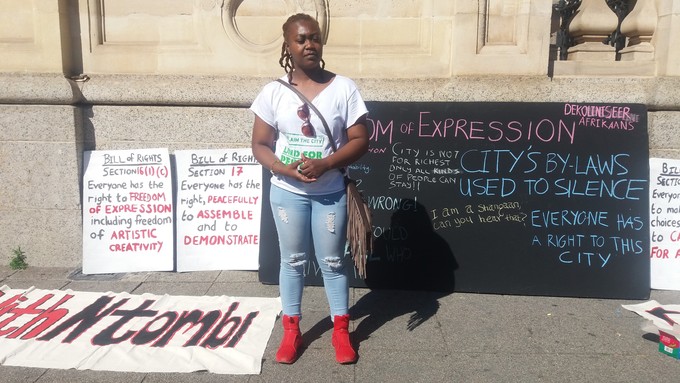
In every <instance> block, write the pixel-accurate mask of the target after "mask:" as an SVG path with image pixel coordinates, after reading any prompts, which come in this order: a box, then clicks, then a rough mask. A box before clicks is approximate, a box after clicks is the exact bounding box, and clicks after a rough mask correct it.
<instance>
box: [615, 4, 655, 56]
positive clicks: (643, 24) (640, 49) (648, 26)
mask: <svg viewBox="0 0 680 383" xmlns="http://www.w3.org/2000/svg"><path fill="white" fill-rule="evenodd" d="M657 18H658V15H657V11H656V4H655V3H654V2H653V1H638V2H637V3H636V4H635V8H633V10H632V11H631V12H630V13H629V14H628V16H626V18H625V19H624V20H623V23H621V33H623V34H624V35H625V36H626V37H628V45H627V46H626V47H625V48H623V49H622V50H621V51H620V52H619V53H620V54H621V61H651V60H653V59H654V46H653V45H652V43H651V41H652V36H654V32H655V31H656V25H657Z"/></svg>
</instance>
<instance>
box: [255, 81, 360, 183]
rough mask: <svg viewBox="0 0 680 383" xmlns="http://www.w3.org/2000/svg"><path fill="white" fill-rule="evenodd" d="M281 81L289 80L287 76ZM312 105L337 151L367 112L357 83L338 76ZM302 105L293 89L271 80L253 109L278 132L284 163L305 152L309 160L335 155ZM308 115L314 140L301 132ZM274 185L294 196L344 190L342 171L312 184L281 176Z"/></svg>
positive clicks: (320, 126)
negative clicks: (326, 127)
mask: <svg viewBox="0 0 680 383" xmlns="http://www.w3.org/2000/svg"><path fill="white" fill-rule="evenodd" d="M282 79H283V80H284V81H288V77H287V76H284V77H282ZM311 102H312V103H313V104H314V106H316V108H317V109H319V111H320V112H321V113H322V114H323V116H324V118H325V119H326V122H327V123H328V128H329V129H330V130H331V133H332V135H333V139H334V140H335V144H336V146H337V147H338V149H339V148H341V147H342V146H343V145H344V144H346V143H347V134H346V132H345V130H346V129H347V128H349V127H350V126H352V125H354V124H355V123H356V122H357V120H358V119H359V118H360V117H362V116H363V115H365V114H367V113H368V109H366V104H364V100H363V99H362V98H361V94H359V90H358V89H357V86H356V84H355V83H354V81H352V80H350V79H349V78H347V77H344V76H340V75H337V74H336V75H335V78H334V79H333V80H332V82H331V83H330V84H329V85H328V86H327V87H326V88H325V89H324V90H322V91H321V93H319V94H318V95H317V96H316V97H314V99H313V100H311ZM303 104H304V103H303V102H302V101H301V100H300V98H299V97H298V95H297V94H295V93H293V91H292V90H290V89H288V88H286V87H285V86H284V85H283V84H281V83H279V82H277V81H272V82H270V83H269V84H267V85H265V86H264V88H263V89H262V91H261V92H260V94H258V95H257V97H256V98H255V101H253V104H252V105H251V107H250V110H252V111H253V112H254V113H255V114H256V115H257V116H259V117H260V118H261V119H262V120H263V121H264V122H266V123H267V124H269V125H270V126H271V127H273V128H274V129H276V130H277V131H278V139H277V140H276V149H275V153H276V156H277V157H279V159H280V160H281V162H283V163H284V164H290V163H292V162H295V161H297V160H299V159H300V158H301V154H302V153H304V154H305V156H307V157H308V158H325V157H327V156H329V155H331V154H332V153H333V147H332V146H331V145H330V141H329V139H328V137H327V135H326V130H325V129H324V127H323V124H322V123H321V120H320V119H319V117H318V116H317V115H316V113H315V112H314V111H313V110H311V109H309V112H308V113H305V112H304V111H300V112H298V108H300V107H301V106H302V105H303ZM307 115H308V116H309V122H310V123H311V125H312V126H313V130H314V136H311V137H310V136H309V133H308V132H307V133H308V135H307V136H305V135H304V134H303V129H302V125H303V123H304V122H305V119H304V117H306V116H307ZM271 183H272V185H276V186H278V187H280V188H282V189H285V190H288V191H291V192H293V193H298V194H306V195H319V194H330V193H335V192H338V191H340V190H343V189H344V187H345V184H344V181H343V176H342V173H341V172H340V170H339V169H332V170H329V171H327V172H326V173H324V174H323V175H322V176H321V177H319V178H318V179H317V180H316V181H314V182H310V183H305V182H300V181H297V180H295V179H292V178H290V177H285V176H281V175H278V174H277V175H276V176H273V177H272V179H271Z"/></svg>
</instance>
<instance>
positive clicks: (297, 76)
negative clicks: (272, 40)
mask: <svg viewBox="0 0 680 383" xmlns="http://www.w3.org/2000/svg"><path fill="white" fill-rule="evenodd" d="M283 37H284V42H283V45H282V47H281V59H280V60H279V64H280V65H281V66H282V67H283V68H284V70H285V71H286V74H287V75H286V76H284V77H282V79H283V80H284V81H287V82H288V83H290V84H291V85H293V86H294V87H295V88H296V89H297V90H299V91H300V92H301V93H302V94H304V95H305V96H306V97H307V98H308V99H309V100H312V103H313V105H314V106H316V107H317V109H319V111H320V112H321V113H322V114H323V116H324V118H325V119H326V121H327V123H328V125H329V128H330V130H331V133H332V134H331V135H332V137H328V136H327V134H326V131H325V129H324V127H323V124H322V122H321V120H320V118H319V116H317V115H316V114H315V113H314V111H312V110H311V109H310V108H308V107H307V105H306V104H305V103H304V102H302V101H301V100H300V98H299V97H298V96H297V95H296V94H295V93H294V92H293V91H292V90H291V89H288V88H287V87H286V86H284V85H283V84H281V83H279V82H271V83H269V84H267V85H266V86H265V87H264V88H263V90H262V91H261V92H260V94H259V95H258V96H257V98H256V99H255V101H254V102H253V105H252V106H251V108H250V109H251V110H252V111H253V112H254V113H255V122H254V124H253V135H252V148H253V155H254V156H255V158H257V160H258V161H259V162H260V164H262V166H265V167H266V168H268V169H269V170H270V171H271V173H272V179H271V185H272V186H271V190H270V201H271V208H272V213H273V216H274V221H275V222H276V229H277V231H278V235H279V248H280V252H281V268H280V273H279V289H280V292H281V302H282V305H283V314H284V315H283V318H282V322H283V329H284V333H283V339H282V340H281V345H280V346H279V349H278V351H277V353H276V360H277V362H279V363H293V362H295V360H296V359H297V357H298V353H299V349H300V347H301V346H302V334H301V333H300V327H299V322H300V316H301V314H302V310H301V302H302V290H303V287H304V270H305V267H306V264H307V262H308V261H309V260H308V255H309V253H310V251H311V248H310V247H311V246H312V245H313V246H314V247H313V249H314V253H315V254H316V259H317V261H318V263H319V266H320V267H321V271H322V275H323V280H324V287H325V290H326V296H327V298H328V303H329V306H330V311H331V319H332V320H333V337H332V340H333V342H332V343H333V346H334V347H335V356H336V360H337V361H338V362H339V363H343V364H345V363H354V362H356V360H357V354H356V352H355V350H354V349H353V348H352V345H351V343H350V340H349V331H348V326H349V314H348V305H349V285H348V277H347V270H348V268H349V267H351V266H352V265H353V264H352V263H351V261H350V259H349V258H347V257H346V256H345V241H346V227H347V204H346V195H345V185H344V180H343V174H342V172H341V169H343V168H345V167H347V166H348V165H350V164H351V163H353V162H354V161H356V160H358V159H359V158H360V157H361V156H362V155H363V154H364V153H366V151H367V150H368V132H367V130H366V124H365V122H366V115H367V113H368V110H367V109H366V105H365V104H364V101H363V99H362V98H361V95H360V94H359V91H358V90H357V88H356V85H355V84H354V82H353V81H352V80H350V79H348V78H346V77H343V76H340V75H336V74H334V73H332V72H329V71H327V70H325V69H324V62H323V60H322V54H323V44H322V35H321V30H320V28H319V23H318V22H317V21H316V20H315V19H314V18H312V17H311V16H309V15H306V14H296V15H293V16H291V17H290V18H289V19H288V20H287V21H286V22H285V23H284V24H283ZM330 140H334V142H335V144H336V146H337V151H336V152H334V151H333V149H332V146H331V144H330ZM348 265H349V266H348Z"/></svg>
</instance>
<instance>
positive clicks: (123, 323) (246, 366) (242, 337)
mask: <svg viewBox="0 0 680 383" xmlns="http://www.w3.org/2000/svg"><path fill="white" fill-rule="evenodd" d="M280 310H281V302H280V300H279V298H253V297H249V298H238V297H227V296H169V295H163V296H160V295H152V294H142V295H131V294H128V293H111V292H108V293H93V292H81V291H71V290H66V291H61V290H38V289H32V288H31V289H28V290H13V289H10V288H9V287H7V286H3V287H1V288H0V362H2V364H3V365H8V366H24V367H38V368H58V369H70V368H74V369H78V370H86V369H89V370H108V371H134V372H192V371H209V372H213V373H219V374H258V373H260V369H261V364H262V355H263V354H264V350H265V347H266V345H267V341H268V340H269V337H270V336H271V332H272V329H273V326H274V322H275V320H276V317H277V316H278V314H279V313H280Z"/></svg>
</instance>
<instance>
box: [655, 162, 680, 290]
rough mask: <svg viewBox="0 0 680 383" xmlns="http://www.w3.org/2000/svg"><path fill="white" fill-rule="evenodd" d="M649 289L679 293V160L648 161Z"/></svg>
mask: <svg viewBox="0 0 680 383" xmlns="http://www.w3.org/2000/svg"><path fill="white" fill-rule="evenodd" d="M649 180H650V185H649V204H650V212H651V214H650V216H649V219H650V227H649V234H650V240H651V242H650V252H651V254H650V256H651V264H650V269H651V287H652V288H653V289H661V290H680V160H672V159H663V158H650V159H649Z"/></svg>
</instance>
